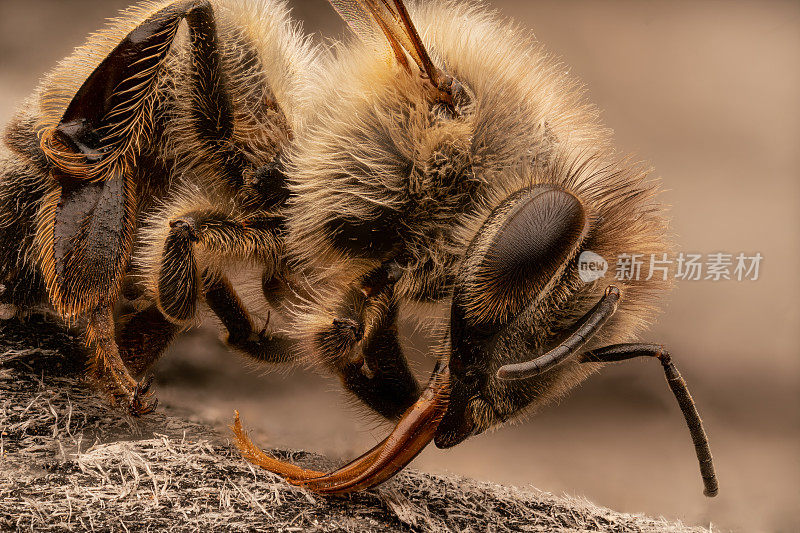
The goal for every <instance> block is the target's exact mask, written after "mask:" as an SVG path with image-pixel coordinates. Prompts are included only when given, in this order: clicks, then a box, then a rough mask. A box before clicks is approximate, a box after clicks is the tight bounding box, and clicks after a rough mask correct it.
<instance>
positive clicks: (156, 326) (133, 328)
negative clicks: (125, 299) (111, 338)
mask: <svg viewBox="0 0 800 533" xmlns="http://www.w3.org/2000/svg"><path fill="white" fill-rule="evenodd" d="M181 329H182V328H181V326H180V325H178V324H175V323H174V322H171V321H170V320H168V319H167V317H165V316H164V314H163V313H162V312H161V311H160V310H159V309H158V307H157V306H155V305H151V306H150V307H148V308H146V309H144V310H142V311H139V312H138V313H136V314H134V315H133V316H132V317H130V318H129V319H128V320H126V321H125V322H124V323H123V324H122V325H121V326H120V328H119V332H118V334H117V344H118V345H119V351H120V357H122V360H123V361H124V363H125V366H126V367H128V369H129V370H130V371H131V373H132V374H133V375H135V376H141V375H143V374H144V373H145V372H147V371H148V370H149V369H150V367H152V366H153V364H155V362H156V361H158V359H159V358H160V357H161V355H162V354H163V353H164V351H165V350H166V349H167V347H168V346H169V345H170V343H172V341H173V340H174V339H175V337H176V336H177V335H178V333H180V331H181Z"/></svg>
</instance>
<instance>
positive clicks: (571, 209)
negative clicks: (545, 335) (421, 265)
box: [454, 185, 589, 325]
mask: <svg viewBox="0 0 800 533" xmlns="http://www.w3.org/2000/svg"><path fill="white" fill-rule="evenodd" d="M588 231H589V217H588V216H587V213H586V210H585V208H584V206H583V204H582V203H581V201H580V200H579V199H578V198H577V197H576V196H574V195H573V194H572V193H570V192H568V191H565V190H564V189H561V188H559V187H557V186H555V185H540V186H536V187H532V188H530V189H526V190H524V191H520V192H518V193H516V194H514V195H512V196H511V197H509V198H508V199H507V200H506V201H505V202H503V203H502V204H501V205H500V206H498V207H497V208H496V209H495V210H494V212H493V213H492V214H491V215H490V216H489V219H488V220H487V221H486V222H485V223H484V225H483V227H482V228H481V230H480V231H479V232H478V235H477V236H476V237H475V239H474V240H473V242H472V244H471V245H470V248H469V250H468V251H467V257H466V259H465V268H464V269H463V270H462V272H461V275H460V277H461V279H460V280H459V281H460V285H461V288H460V289H461V290H459V291H458V292H459V297H458V304H459V305H460V306H462V307H463V311H464V317H465V318H466V319H467V322H468V323H473V324H475V325H490V324H493V325H497V324H501V323H502V324H505V323H507V322H508V321H509V320H510V319H511V318H513V317H514V316H516V315H517V314H518V313H519V312H521V311H522V309H524V307H525V306H526V305H527V304H528V303H529V302H531V301H533V300H534V299H536V298H537V297H538V296H539V295H540V294H542V292H544V291H547V290H549V288H550V285H551V284H552V283H554V282H555V281H557V278H558V277H559V275H560V274H561V272H562V271H563V269H564V268H565V266H566V263H567V262H568V261H569V259H570V258H571V257H572V256H573V255H574V254H575V252H576V251H577V250H578V248H579V246H580V244H581V242H582V241H583V240H584V238H585V237H586V234H587V233H588ZM454 303H455V302H454Z"/></svg>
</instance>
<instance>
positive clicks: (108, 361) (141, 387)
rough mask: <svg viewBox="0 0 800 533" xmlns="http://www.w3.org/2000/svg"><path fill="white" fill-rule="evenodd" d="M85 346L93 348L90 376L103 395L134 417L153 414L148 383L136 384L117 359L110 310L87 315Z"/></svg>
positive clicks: (105, 309) (111, 312)
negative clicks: (110, 398) (109, 397)
mask: <svg viewBox="0 0 800 533" xmlns="http://www.w3.org/2000/svg"><path fill="white" fill-rule="evenodd" d="M86 340H87V343H88V344H89V345H90V346H92V347H93V348H94V359H93V360H92V361H91V365H90V373H91V375H93V376H94V377H95V378H97V380H98V382H99V383H100V384H102V386H103V387H104V388H105V389H106V391H107V392H108V393H109V394H110V395H111V396H112V397H113V398H114V399H115V400H116V401H118V402H119V403H120V404H121V405H125V406H126V407H127V408H128V409H129V410H130V413H131V414H132V415H134V416H143V415H146V414H149V413H151V412H153V410H155V408H156V405H158V401H157V400H155V401H150V400H149V396H150V393H149V388H150V384H149V383H148V382H145V383H139V382H137V381H136V380H134V379H133V377H131V375H130V372H128V369H127V368H126V367H125V364H124V363H123V361H122V358H121V357H120V353H119V350H118V348H117V343H116V341H115V338H114V313H113V310H112V308H111V306H100V307H98V308H96V309H94V310H93V311H92V312H91V313H89V317H88V322H87V326H86Z"/></svg>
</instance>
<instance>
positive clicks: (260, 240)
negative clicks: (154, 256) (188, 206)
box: [154, 202, 282, 324]
mask: <svg viewBox="0 0 800 533" xmlns="http://www.w3.org/2000/svg"><path fill="white" fill-rule="evenodd" d="M199 203H204V202H199ZM169 226H170V229H169V232H168V233H167V237H166V239H165V240H164V244H163V248H162V250H161V262H160V265H159V266H158V268H159V270H158V272H157V273H156V275H155V279H156V284H155V287H154V289H155V294H156V301H157V303H158V306H159V308H160V309H161V311H162V312H163V313H164V314H165V315H166V316H167V317H168V318H169V319H170V320H172V321H173V322H176V323H179V324H183V323H186V322H188V321H189V320H191V319H193V318H194V316H195V314H196V310H197V299H198V297H199V295H200V291H201V290H202V285H203V280H202V279H201V276H200V274H199V273H200V271H202V270H203V268H204V266H205V265H200V264H199V262H198V260H197V256H196V247H201V248H202V250H203V251H204V252H207V253H206V254H205V255H207V256H212V257H228V258H232V259H244V260H254V259H255V260H260V261H261V262H262V263H264V264H277V263H278V262H279V261H280V254H281V252H282V245H281V243H280V238H279V236H278V231H279V225H278V224H277V223H276V221H274V220H272V219H270V218H269V217H261V216H259V217H254V218H253V219H252V220H250V219H248V220H244V219H243V220H239V219H232V218H231V217H230V216H228V215H226V214H224V213H218V212H215V211H212V210H196V211H190V212H184V213H181V214H180V215H177V216H175V217H174V218H172V219H171V220H170V222H169Z"/></svg>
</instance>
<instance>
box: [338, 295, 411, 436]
mask: <svg viewBox="0 0 800 533" xmlns="http://www.w3.org/2000/svg"><path fill="white" fill-rule="evenodd" d="M381 299H382V300H383V301H382V302H380V305H381V306H384V307H383V311H382V312H381V313H380V314H378V316H376V317H374V318H373V325H372V327H370V330H369V331H368V332H367V334H366V335H365V336H364V338H363V340H362V341H361V342H360V343H359V344H358V345H357V346H356V347H355V348H354V349H355V350H356V351H359V352H360V353H361V357H360V358H356V360H355V361H352V359H351V361H344V362H343V363H344V364H342V365H340V366H339V368H338V372H339V376H340V378H341V380H342V385H343V386H344V387H345V389H347V390H348V391H350V392H351V393H352V394H354V395H355V396H356V397H357V398H358V399H359V400H361V401H362V402H364V403H365V404H366V405H367V406H369V407H370V408H371V409H372V410H374V411H375V412H377V413H378V414H380V415H381V416H383V417H385V418H388V419H390V420H397V419H399V418H400V417H401V416H402V415H403V413H404V412H406V410H407V409H408V408H409V407H411V406H412V405H413V404H414V402H416V401H417V398H419V395H420V392H421V391H420V386H419V383H417V380H416V378H415V377H414V374H413V373H412V372H411V369H410V368H409V365H408V361H407V360H406V358H405V356H404V355H403V352H402V350H401V348H400V340H399V337H398V333H397V303H396V302H395V301H394V299H393V298H391V295H389V294H385V293H384V294H383V295H382V297H381ZM358 359H361V360H362V361H363V362H361V363H360V362H359V361H358Z"/></svg>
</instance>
